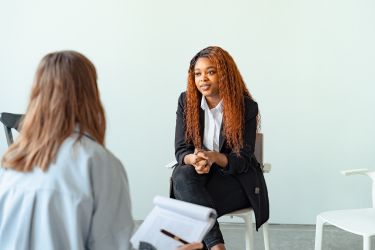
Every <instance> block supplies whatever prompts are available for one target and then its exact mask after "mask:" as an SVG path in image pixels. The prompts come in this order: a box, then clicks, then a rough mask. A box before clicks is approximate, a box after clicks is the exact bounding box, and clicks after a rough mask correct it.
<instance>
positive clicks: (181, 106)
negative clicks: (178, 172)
mask: <svg viewBox="0 0 375 250" xmlns="http://www.w3.org/2000/svg"><path fill="white" fill-rule="evenodd" d="M185 103H186V93H185V92H183V93H181V95H180V97H179V98H178V106H177V111H176V132H175V156H176V160H177V162H178V164H179V165H183V164H185V163H184V157H185V155H187V154H192V153H194V145H193V144H192V143H186V142H185V129H186V125H185V117H184V113H185Z"/></svg>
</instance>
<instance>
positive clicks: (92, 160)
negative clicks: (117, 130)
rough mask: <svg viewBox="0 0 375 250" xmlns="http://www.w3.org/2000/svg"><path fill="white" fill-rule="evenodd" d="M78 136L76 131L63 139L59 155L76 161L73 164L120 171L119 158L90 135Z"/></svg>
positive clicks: (121, 167)
mask: <svg viewBox="0 0 375 250" xmlns="http://www.w3.org/2000/svg"><path fill="white" fill-rule="evenodd" d="M78 136H79V135H78V133H74V134H73V135H71V136H70V137H68V138H67V139H66V140H65V141H64V143H63V144H62V146H61V149H60V152H59V156H61V157H62V158H65V159H70V160H71V161H73V162H75V163H77V164H74V165H78V166H82V167H83V166H85V167H89V168H90V169H97V168H105V169H106V170H110V169H112V170H115V171H116V170H117V171H119V170H120V171H122V169H123V166H122V164H121V162H120V160H119V159H118V158H117V157H115V156H114V155H113V154H112V153H111V152H110V151H109V150H108V149H107V148H105V147H104V146H102V145H101V144H99V143H97V142H96V141H95V140H93V139H91V138H90V137H87V136H85V135H83V136H82V137H81V138H78ZM64 155H65V157H64Z"/></svg>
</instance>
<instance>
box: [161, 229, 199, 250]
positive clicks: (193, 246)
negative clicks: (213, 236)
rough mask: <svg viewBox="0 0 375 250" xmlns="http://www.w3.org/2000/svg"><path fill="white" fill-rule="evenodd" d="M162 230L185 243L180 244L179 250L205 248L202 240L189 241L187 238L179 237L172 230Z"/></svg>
mask: <svg viewBox="0 0 375 250" xmlns="http://www.w3.org/2000/svg"><path fill="white" fill-rule="evenodd" d="M160 232H162V233H163V234H164V235H166V236H168V237H170V238H172V239H174V240H177V241H179V242H181V243H182V244H184V245H182V246H180V247H179V248H178V249H177V250H198V249H202V248H203V244H202V243H200V242H195V243H189V242H187V241H186V240H183V239H182V238H180V237H178V236H177V235H175V234H173V233H171V232H168V231H167V230H165V229H161V230H160Z"/></svg>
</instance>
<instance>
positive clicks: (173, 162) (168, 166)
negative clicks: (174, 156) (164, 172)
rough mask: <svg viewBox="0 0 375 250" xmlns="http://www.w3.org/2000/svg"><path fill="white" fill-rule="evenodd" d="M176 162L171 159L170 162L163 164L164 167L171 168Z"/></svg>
mask: <svg viewBox="0 0 375 250" xmlns="http://www.w3.org/2000/svg"><path fill="white" fill-rule="evenodd" d="M176 164H177V161H176V160H174V161H171V162H170V163H168V164H167V165H165V166H164V167H165V168H173V167H174V166H175V165H176Z"/></svg>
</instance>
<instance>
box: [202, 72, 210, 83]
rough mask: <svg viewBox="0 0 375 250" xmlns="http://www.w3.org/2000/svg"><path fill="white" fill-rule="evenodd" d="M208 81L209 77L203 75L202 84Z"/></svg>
mask: <svg viewBox="0 0 375 250" xmlns="http://www.w3.org/2000/svg"><path fill="white" fill-rule="evenodd" d="M207 80H208V77H207V75H206V74H204V73H203V74H202V78H201V82H205V81H207Z"/></svg>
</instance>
